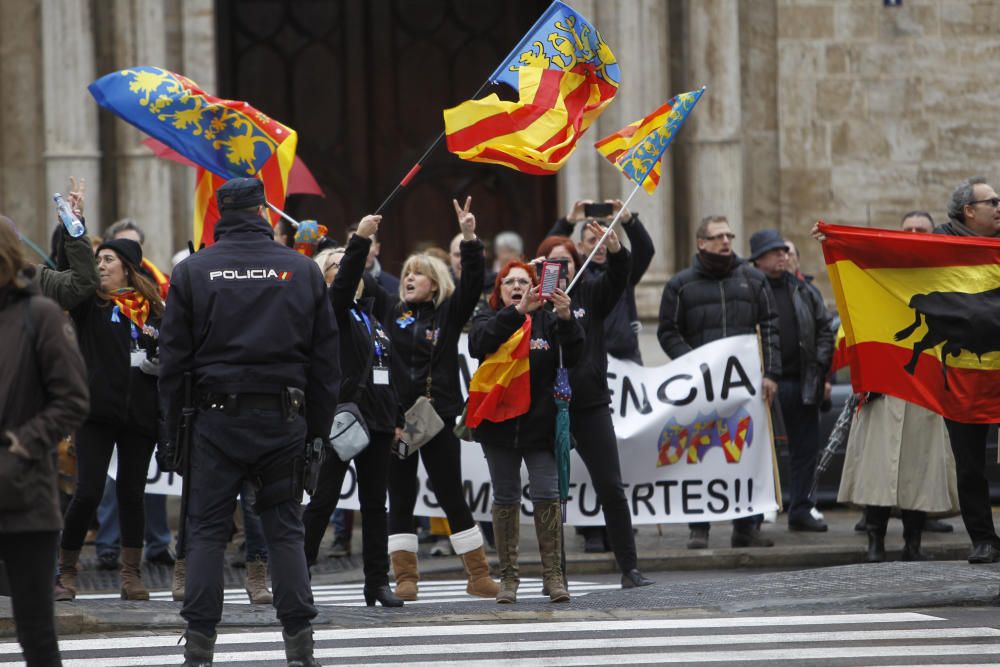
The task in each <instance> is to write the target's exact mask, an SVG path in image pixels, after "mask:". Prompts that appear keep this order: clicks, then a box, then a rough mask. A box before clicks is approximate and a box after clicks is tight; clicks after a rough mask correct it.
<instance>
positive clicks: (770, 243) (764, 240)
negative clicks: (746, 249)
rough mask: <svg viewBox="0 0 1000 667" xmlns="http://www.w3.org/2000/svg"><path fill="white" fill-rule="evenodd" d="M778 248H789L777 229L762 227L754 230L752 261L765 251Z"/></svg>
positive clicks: (751, 242) (751, 246)
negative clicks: (759, 229) (756, 230)
mask: <svg viewBox="0 0 1000 667" xmlns="http://www.w3.org/2000/svg"><path fill="white" fill-rule="evenodd" d="M778 248H784V249H785V250H788V244H787V243H785V240H784V239H783V238H781V234H779V233H778V230H777V229H762V230H761V231H759V232H754V233H753V236H751V237H750V261H751V262H753V261H755V260H756V259H757V258H758V257H760V256H761V255H763V254H764V253H765V252H769V251H771V250H777V249H778Z"/></svg>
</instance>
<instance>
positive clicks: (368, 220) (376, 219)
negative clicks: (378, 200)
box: [355, 215, 382, 239]
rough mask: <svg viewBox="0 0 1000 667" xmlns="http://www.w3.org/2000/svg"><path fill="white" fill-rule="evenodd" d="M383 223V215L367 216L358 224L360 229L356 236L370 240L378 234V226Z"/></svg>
mask: <svg viewBox="0 0 1000 667" xmlns="http://www.w3.org/2000/svg"><path fill="white" fill-rule="evenodd" d="M381 222H382V216H381V215H366V216H365V217H363V218H361V222H359V223H358V229H357V231H356V232H355V234H357V235H358V236H360V237H362V238H366V239H370V238H371V237H373V236H375V234H376V233H377V232H378V226H379V224H380V223H381Z"/></svg>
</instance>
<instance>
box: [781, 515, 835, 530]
mask: <svg viewBox="0 0 1000 667" xmlns="http://www.w3.org/2000/svg"><path fill="white" fill-rule="evenodd" d="M788 530H791V531H796V532H805V533H825V532H826V531H827V530H828V527H827V525H826V522H825V521H822V520H821V519H816V518H814V517H813V516H812V515H811V514H806V515H805V516H795V517H792V516H790V517H788Z"/></svg>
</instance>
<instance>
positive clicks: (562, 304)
mask: <svg viewBox="0 0 1000 667" xmlns="http://www.w3.org/2000/svg"><path fill="white" fill-rule="evenodd" d="M552 307H553V308H555V311H556V317H558V318H559V319H560V320H568V319H570V317H572V313H571V312H570V298H569V295H568V294H566V292H564V291H562V290H561V289H558V288H556V290H555V291H554V292H552Z"/></svg>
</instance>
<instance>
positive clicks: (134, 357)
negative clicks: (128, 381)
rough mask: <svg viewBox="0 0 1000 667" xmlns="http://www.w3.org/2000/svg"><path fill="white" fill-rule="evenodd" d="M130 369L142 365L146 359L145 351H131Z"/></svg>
mask: <svg viewBox="0 0 1000 667" xmlns="http://www.w3.org/2000/svg"><path fill="white" fill-rule="evenodd" d="M130 358H131V365H132V368H138V367H139V366H140V365H142V362H143V360H144V359H145V358H146V350H143V349H139V350H132V354H131V355H130Z"/></svg>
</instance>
